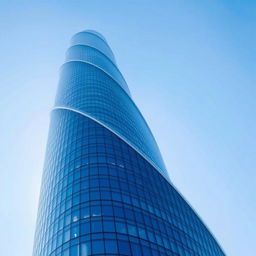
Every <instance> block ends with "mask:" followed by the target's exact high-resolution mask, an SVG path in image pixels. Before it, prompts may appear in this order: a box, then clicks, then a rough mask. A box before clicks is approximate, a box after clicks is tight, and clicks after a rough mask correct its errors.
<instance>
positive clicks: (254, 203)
mask: <svg viewBox="0 0 256 256" xmlns="http://www.w3.org/2000/svg"><path fill="white" fill-rule="evenodd" d="M255 25H256V1H255V0H251V1H250V0H241V1H238V0H214V1H213V0H211V1H210V0H202V1H199V0H198V1H196V0H190V1H185V0H168V1H163V0H159V1H153V0H152V1H150V0H137V1H129V0H126V1H124V0H123V1H120V0H116V1H114V0H108V1H106V0H102V1H99V0H94V1H86V0H83V1H82V0H81V1H78V0H74V1H65V0H58V1H53V0H51V1H50V0H49V1H22V0H16V1H12V0H1V2H0V35H1V38H0V60H1V61H0V124H1V126H0V129H1V132H0V142H1V146H0V227H1V228H0V255H4V256H16V255H17V256H28V255H31V253H32V246H33V235H34V229H35V221H36V212H37V204H38V197H39V190H40V182H41V174H42V168H43V159H44V153H45V146H46V141H47V133H48V125H49V117H50V110H51V107H52V106H53V102H54V97H55V93H56V88H57V82H58V72H59V67H60V65H61V64H62V62H63V60H64V54H65V51H66V49H67V47H68V45H69V40H70V37H71V36H72V35H73V34H74V33H76V32H78V31H80V30H84V29H95V30H98V31H99V32H101V33H102V34H103V35H104V36H105V37H106V38H107V40H108V42H109V44H110V46H111V47H112V49H113V52H114V54H115V56H116V59H117V62H118V65H119V68H120V70H121V72H122V73H123V75H124V76H125V78H126V80H127V82H128V85H129V87H130V90H131V92H132V95H133V99H134V100H135V102H136V103H137V105H138V107H139V108H140V110H141V112H142V113H143V115H144V116H145V118H146V120H147V121H148V123H149V126H150V127H151V129H152V132H153V134H154V135H155V137H156V140H157V142H158V144H159V147H160V149H161V152H162V154H163V158H164V160H165V163H166V165H167V167H168V170H169V173H170V176H171V179H172V181H173V183H174V184H175V185H176V186H177V188H178V189H179V191H181V192H182V194H183V195H184V196H185V198H187V199H188V201H189V202H190V203H191V205H193V207H194V208H195V209H196V211H197V212H198V213H199V215H200V216H201V217H202V219H203V220H204V221H205V223H206V224H207V226H208V227H209V228H210V229H211V231H212V232H213V233H214V235H215V236H216V237H217V239H218V241H219V242H220V244H221V245H222V247H223V248H224V250H225V251H226V253H227V255H231V256H254V255H256V248H255V242H256V241H255V238H256V214H255V212H256V198H255V197H256V196H255V194H256V191H255V188H256V168H255V167H256V136H255V135H256V103H255V97H256V66H255V63H256V62H255V61H256V58H255V57H256V51H255V45H256V34H255V27H256V26H255Z"/></svg>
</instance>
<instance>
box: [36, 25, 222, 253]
mask: <svg viewBox="0 0 256 256" xmlns="http://www.w3.org/2000/svg"><path fill="white" fill-rule="evenodd" d="M33 255H34V256H59V255H63V256H87V255H102V256H103V255H109V256H110V255H111V256H113V255H134V256H160V255H161V256H162V255H163V256H165V255H177V256H178V255H180V256H219V255H224V252H223V251H222V249H221V248H220V246H219V245H218V243H217V242H216V240H215V238H214V237H213V236H212V234H211V233H210V231H209V230H208V229H207V227H206V226H205V225H204V224H203V222H202V221H201V220H200V218H199V217H198V216H197V214H196V213H195V212H194V210H193V209H192V208H191V207H190V206H189V204H188V203H187V202H186V201H185V200H184V198H183V197H182V196H181V195H180V194H179V192H178V191H177V190H176V189H175V187H174V186H173V185H172V183H171V181H170V179H169V176H168V173H167V170H166V167H165V165H164V162H163V160H162V157H161V154H160V152H159V149H158V146H157V144H156V141H155V139H154V137H153V135H152V133H151V131H150V129H149V127H148V125H147V123H146V122H145V120H144V118H143V116H142V114H141V113H140V111H139V109H138V108H137V107H136V105H135V103H134V102H133V100H132V98H131V95H130V91H129V88H128V86H127V83H126V82H125V79H124V78H123V76H122V74H121V73H120V71H119V69H118V68H117V65H116V61H115V58H114V55H113V53H112V51H111V49H110V47H109V46H108V44H107V42H106V40H105V38H104V37H103V36H102V35H100V34H99V33H97V32H95V31H91V30H86V31H82V32H79V33H77V34H75V35H74V36H73V38H72V40H71V46H70V48H69V49H68V51H67V54H66V61H65V63H64V64H63V65H62V67H61V72H60V81H59V87H58V92H57V97H56V101H55V107H54V108H53V110H52V113H51V124H50V130H49V137H48V144H47V151H46V159H45V166H44V172H43V177H42V185H41V193H40V202H39V209H38V218H37V226H36V233H35V241H34V251H33Z"/></svg>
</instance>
